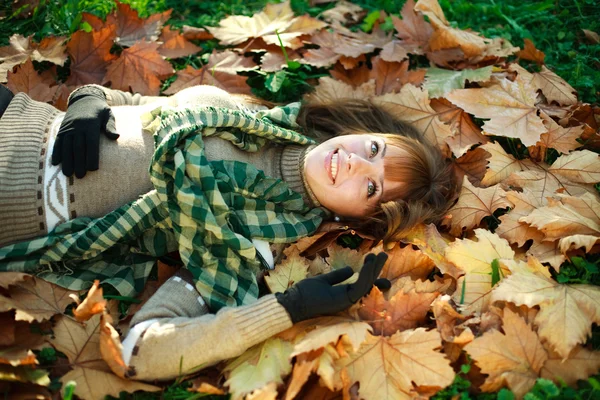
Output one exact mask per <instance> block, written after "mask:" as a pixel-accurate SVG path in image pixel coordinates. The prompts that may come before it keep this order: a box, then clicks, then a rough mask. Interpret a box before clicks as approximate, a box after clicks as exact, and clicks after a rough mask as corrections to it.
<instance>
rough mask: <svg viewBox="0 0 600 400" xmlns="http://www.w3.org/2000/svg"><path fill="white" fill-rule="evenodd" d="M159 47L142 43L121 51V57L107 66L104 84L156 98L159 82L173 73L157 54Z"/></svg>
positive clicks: (169, 66) (155, 44)
mask: <svg viewBox="0 0 600 400" xmlns="http://www.w3.org/2000/svg"><path fill="white" fill-rule="evenodd" d="M159 46H160V45H159V44H158V43H149V42H143V41H142V42H137V43H136V44H134V45H133V46H131V47H129V48H127V49H125V50H123V52H122V53H121V56H120V57H119V58H117V59H116V60H114V61H112V62H111V63H110V65H109V66H108V69H107V71H106V76H105V77H104V83H110V86H111V87H112V88H113V89H119V90H123V91H126V92H129V91H133V92H134V93H140V94H143V95H146V96H157V95H158V94H159V93H160V85H161V82H160V80H161V79H163V78H166V77H167V76H169V75H171V74H172V73H173V67H171V64H169V63H168V62H167V61H165V60H164V59H163V58H162V56H161V55H160V54H158V52H157V49H158V47H159Z"/></svg>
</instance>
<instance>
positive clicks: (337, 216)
mask: <svg viewBox="0 0 600 400" xmlns="http://www.w3.org/2000/svg"><path fill="white" fill-rule="evenodd" d="M333 220H334V221H335V222H340V221H341V218H340V216H339V215H336V216H335V217H333Z"/></svg>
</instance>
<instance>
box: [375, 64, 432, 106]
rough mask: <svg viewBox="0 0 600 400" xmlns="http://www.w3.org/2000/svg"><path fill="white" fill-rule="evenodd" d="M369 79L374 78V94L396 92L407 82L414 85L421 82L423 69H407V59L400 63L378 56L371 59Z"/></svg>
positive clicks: (423, 74)
mask: <svg viewBox="0 0 600 400" xmlns="http://www.w3.org/2000/svg"><path fill="white" fill-rule="evenodd" d="M371 62H372V65H373V69H372V70H371V73H370V76H369V77H370V79H374V80H375V94H376V95H378V96H380V95H382V94H385V93H397V92H399V91H400V89H402V86H404V85H405V84H407V83H410V84H413V85H415V86H418V85H420V84H421V83H423V80H424V79H425V70H424V69H420V70H417V71H410V72H409V71H408V64H409V63H408V61H404V62H401V63H398V62H387V61H384V60H383V59H382V58H381V57H380V56H377V57H374V58H373V59H372V60H371Z"/></svg>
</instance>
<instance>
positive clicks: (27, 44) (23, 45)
mask: <svg viewBox="0 0 600 400" xmlns="http://www.w3.org/2000/svg"><path fill="white" fill-rule="evenodd" d="M64 42H65V37H63V36H60V37H53V36H48V37H46V38H44V39H42V41H41V42H40V43H39V44H37V43H34V42H33V41H32V40H31V37H28V38H26V37H24V36H22V35H20V34H15V35H12V36H11V37H10V39H9V45H8V46H5V47H1V48H0V62H2V64H0V82H6V79H7V76H6V74H7V73H8V72H9V71H12V69H13V67H14V66H15V65H19V64H22V63H23V62H25V61H26V60H27V59H28V58H31V59H32V60H34V61H39V62H42V61H49V62H51V63H53V64H57V65H64V63H65V61H66V60H67V55H66V53H65V45H64Z"/></svg>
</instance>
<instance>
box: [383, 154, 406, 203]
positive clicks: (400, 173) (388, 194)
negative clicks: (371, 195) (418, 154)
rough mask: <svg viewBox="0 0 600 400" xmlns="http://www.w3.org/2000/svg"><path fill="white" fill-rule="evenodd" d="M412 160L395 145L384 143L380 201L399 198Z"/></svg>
mask: <svg viewBox="0 0 600 400" xmlns="http://www.w3.org/2000/svg"><path fill="white" fill-rule="evenodd" d="M411 162H412V160H411V157H410V155H409V153H408V152H407V151H406V150H405V149H403V148H401V147H398V146H397V145H394V144H390V143H386V153H385V157H384V160H383V192H382V193H381V198H380V202H386V201H390V200H399V197H401V196H400V194H401V193H402V191H403V188H404V187H405V186H406V181H407V178H408V177H407V174H409V173H410V164H411Z"/></svg>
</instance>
